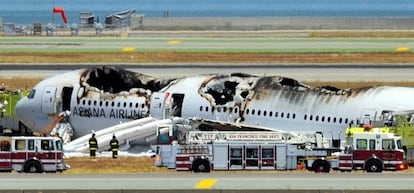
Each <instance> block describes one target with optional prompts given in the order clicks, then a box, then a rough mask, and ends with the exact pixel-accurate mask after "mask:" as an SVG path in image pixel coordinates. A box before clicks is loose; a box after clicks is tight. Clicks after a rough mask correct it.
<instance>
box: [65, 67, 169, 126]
mask: <svg viewBox="0 0 414 193" xmlns="http://www.w3.org/2000/svg"><path fill="white" fill-rule="evenodd" d="M170 81H171V80H162V79H156V78H154V77H151V76H148V75H144V74H140V73H135V72H131V71H127V70H124V69H121V68H115V67H106V66H104V67H97V68H91V69H87V70H85V71H83V72H82V73H81V76H80V81H79V82H80V88H79V92H78V95H77V98H76V101H77V102H76V103H77V104H75V105H73V107H74V108H73V109H72V114H73V115H74V116H80V117H89V118H91V117H102V118H111V119H120V120H122V119H138V118H143V117H147V116H149V105H150V101H149V99H150V98H151V94H152V93H153V92H157V91H159V90H160V89H161V88H163V87H164V86H166V85H167V84H168V83H169V82H170Z"/></svg>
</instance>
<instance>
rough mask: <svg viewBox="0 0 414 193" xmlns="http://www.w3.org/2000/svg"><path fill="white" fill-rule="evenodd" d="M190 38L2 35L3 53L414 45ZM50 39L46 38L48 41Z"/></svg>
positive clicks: (409, 43) (405, 41)
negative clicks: (127, 48)
mask: <svg viewBox="0 0 414 193" xmlns="http://www.w3.org/2000/svg"><path fill="white" fill-rule="evenodd" d="M233 34H234V36H235V37H234V38H205V37H199V38H189V37H182V36H181V35H180V34H175V36H172V37H166V38H165V37H130V38H119V37H115V38H113V37H72V38H67V37H53V38H47V39H45V38H42V37H18V38H16V37H2V38H1V39H0V46H1V47H0V52H24V51H26V52H46V53H47V52H52V53H53V52H75V53H82V52H96V51H106V52H121V51H122V49H123V48H125V47H131V48H134V49H135V51H191V52H255V53H257V52H268V53H269V52H270V53H272V52H282V53H283V52H289V53H295V52H296V53H297V52H301V53H304V52H306V53H309V52H313V53H315V52H393V51H394V50H395V49H396V48H399V47H407V48H413V47H414V39H413V38H385V39H384V38H237V35H238V34H237V33H233ZM45 40H47V41H45Z"/></svg>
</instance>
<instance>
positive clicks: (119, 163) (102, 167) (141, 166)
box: [64, 157, 175, 174]
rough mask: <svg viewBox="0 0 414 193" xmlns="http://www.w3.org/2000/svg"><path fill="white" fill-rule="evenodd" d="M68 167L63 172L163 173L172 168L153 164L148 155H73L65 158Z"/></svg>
mask: <svg viewBox="0 0 414 193" xmlns="http://www.w3.org/2000/svg"><path fill="white" fill-rule="evenodd" d="M65 162H66V163H67V164H69V165H70V167H71V168H70V169H69V170H66V171H65V172H64V173H65V174H104V173H155V172H156V173H160V172H161V173H165V172H172V171H174V170H168V169H167V168H159V167H155V166H154V162H153V158H150V157H119V158H118V159H112V158H100V157H98V158H97V159H95V160H93V159H90V158H89V157H73V158H67V159H65ZM174 172H175V171H174Z"/></svg>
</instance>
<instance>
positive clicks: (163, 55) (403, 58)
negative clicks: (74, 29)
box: [0, 51, 414, 64]
mask: <svg viewBox="0 0 414 193" xmlns="http://www.w3.org/2000/svg"><path fill="white" fill-rule="evenodd" d="M163 62H172V63H174V62H177V63H239V62H240V63H303V64H306V63H309V64H310V63H327V64H330V63H371V64H376V63H414V53H412V52H407V53H398V52H395V53H389V52H388V53H188V52H173V51H164V52H136V53H24V52H19V53H0V63H35V64H36V63H120V64H122V63H163Z"/></svg>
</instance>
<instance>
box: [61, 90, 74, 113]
mask: <svg viewBox="0 0 414 193" xmlns="http://www.w3.org/2000/svg"><path fill="white" fill-rule="evenodd" d="M72 92H73V87H63V91H62V111H70V99H71V97H72Z"/></svg>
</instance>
